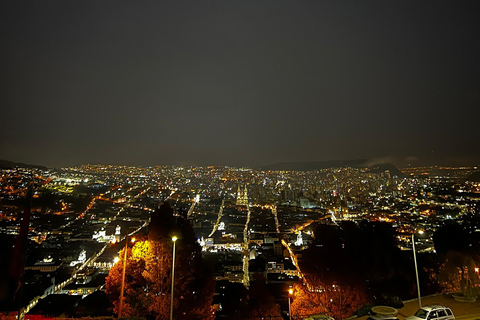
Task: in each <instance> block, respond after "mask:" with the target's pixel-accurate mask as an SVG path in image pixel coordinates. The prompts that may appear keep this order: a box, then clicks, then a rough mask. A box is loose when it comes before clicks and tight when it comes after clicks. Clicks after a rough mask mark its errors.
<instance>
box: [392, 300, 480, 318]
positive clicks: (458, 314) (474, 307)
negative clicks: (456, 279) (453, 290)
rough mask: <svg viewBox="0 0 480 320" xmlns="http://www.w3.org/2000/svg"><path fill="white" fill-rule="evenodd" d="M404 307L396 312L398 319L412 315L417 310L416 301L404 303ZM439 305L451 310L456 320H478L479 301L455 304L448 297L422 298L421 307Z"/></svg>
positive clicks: (479, 314)
mask: <svg viewBox="0 0 480 320" xmlns="http://www.w3.org/2000/svg"><path fill="white" fill-rule="evenodd" d="M404 304H405V306H404V307H403V308H402V309H399V310H398V318H399V319H400V320H403V319H404V318H406V317H408V316H411V315H413V314H414V313H415V312H416V311H417V310H418V300H410V301H408V302H404ZM434 304H440V305H444V306H447V307H450V309H452V311H453V314H454V315H455V318H456V319H459V320H480V301H479V300H478V299H477V302H475V303H465V302H457V301H455V300H454V299H453V298H452V297H451V296H450V295H437V296H430V297H425V298H422V306H427V305H434Z"/></svg>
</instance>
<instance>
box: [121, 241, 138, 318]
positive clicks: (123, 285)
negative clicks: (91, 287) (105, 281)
mask: <svg viewBox="0 0 480 320" xmlns="http://www.w3.org/2000/svg"><path fill="white" fill-rule="evenodd" d="M131 241H132V243H133V242H135V238H132V239H131ZM127 249H128V234H127V236H126V237H125V255H124V257H123V270H122V286H121V288H120V306H119V307H118V317H119V318H121V317H122V309H123V289H124V287H125V268H126V266H127V251H128V250H127Z"/></svg>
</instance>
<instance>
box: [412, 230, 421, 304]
mask: <svg viewBox="0 0 480 320" xmlns="http://www.w3.org/2000/svg"><path fill="white" fill-rule="evenodd" d="M418 233H419V234H423V230H420V231H418ZM412 249H413V261H414V262H415V275H416V277H417V292H418V307H419V308H421V307H422V297H421V295H420V281H419V280H418V266H417V253H416V252H415V233H412Z"/></svg>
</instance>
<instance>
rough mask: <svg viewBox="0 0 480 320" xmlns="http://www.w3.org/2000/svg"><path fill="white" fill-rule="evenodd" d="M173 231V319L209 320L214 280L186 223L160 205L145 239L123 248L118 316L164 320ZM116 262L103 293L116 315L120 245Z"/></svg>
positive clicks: (166, 311)
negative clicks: (125, 248) (204, 264)
mask: <svg viewBox="0 0 480 320" xmlns="http://www.w3.org/2000/svg"><path fill="white" fill-rule="evenodd" d="M173 234H175V235H176V236H177V237H178V238H179V239H178V240H177V242H176V251H175V252H176V257H175V285H174V299H173V301H174V304H173V313H174V317H175V319H209V318H212V317H213V315H212V312H211V303H212V297H213V291H214V286H213V278H212V277H211V276H210V273H209V272H207V271H206V270H203V268H202V261H201V250H200V247H199V246H198V244H197V242H196V241H195V236H194V233H193V230H192V229H191V226H190V224H189V223H188V221H186V220H185V219H182V218H174V216H173V210H172V209H171V208H170V206H169V205H168V204H163V205H162V206H161V207H160V209H159V210H158V211H157V212H155V213H154V215H152V222H151V224H150V226H149V239H148V240H143V241H137V242H136V243H135V245H134V246H133V248H131V249H130V248H128V249H127V250H128V251H127V263H126V269H125V289H124V304H123V310H122V315H124V316H139V317H146V318H147V319H158V320H159V319H168V317H169V314H170V298H171V279H172V254H173V242H172V241H171V236H172V235H173ZM120 257H121V258H120V261H119V263H117V264H116V265H115V266H114V267H112V268H111V269H110V273H109V276H108V277H107V279H106V292H107V294H108V295H109V297H110V300H111V301H112V302H113V304H114V307H115V312H116V313H118V308H119V297H120V287H121V276H122V270H123V257H124V249H123V250H122V251H121V252H120Z"/></svg>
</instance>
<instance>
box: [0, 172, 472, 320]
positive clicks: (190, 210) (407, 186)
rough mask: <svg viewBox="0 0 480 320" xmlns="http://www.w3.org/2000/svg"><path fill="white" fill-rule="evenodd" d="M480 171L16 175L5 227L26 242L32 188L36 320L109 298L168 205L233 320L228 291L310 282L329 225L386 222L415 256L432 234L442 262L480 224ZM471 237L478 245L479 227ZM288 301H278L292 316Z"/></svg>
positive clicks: (428, 249)
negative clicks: (438, 239) (439, 237)
mask: <svg viewBox="0 0 480 320" xmlns="http://www.w3.org/2000/svg"><path fill="white" fill-rule="evenodd" d="M476 172H478V171H477V168H476V167H457V168H455V167H424V168H405V169H403V170H402V171H398V172H397V173H396V174H392V173H391V172H390V171H389V170H385V171H383V172H379V170H378V169H372V168H353V167H345V168H328V169H321V170H315V171H263V170H256V169H250V168H235V167H219V166H210V167H192V166H158V167H129V166H115V165H105V166H104V165H83V166H79V167H69V168H62V169H58V170H53V169H35V168H33V169H28V168H10V169H3V170H2V171H1V184H0V188H1V193H0V194H1V205H2V206H1V208H0V209H1V229H0V230H1V232H2V234H3V236H4V237H10V238H12V237H15V236H17V235H18V234H19V230H20V224H19V220H18V217H19V213H21V212H22V210H23V207H24V203H25V201H26V199H27V193H28V189H29V186H32V187H33V193H32V199H31V201H32V206H31V218H30V227H29V232H28V239H29V241H28V249H27V252H28V254H27V259H26V260H25V279H24V281H25V284H24V286H25V287H24V292H23V296H24V298H23V303H24V305H23V309H22V312H23V314H24V315H26V318H28V315H29V314H32V315H35V310H36V309H35V308H36V306H37V305H39V304H40V303H41V301H42V300H43V299H48V296H49V295H52V294H55V295H58V294H64V295H70V296H72V297H74V296H75V297H78V298H77V299H81V298H82V297H83V298H85V297H88V296H89V295H91V294H93V293H95V292H97V291H99V290H100V291H102V290H104V287H105V278H106V276H107V275H108V272H109V270H110V268H111V267H112V266H113V265H114V264H115V263H116V262H117V261H118V258H119V252H120V250H121V249H122V248H123V246H124V243H125V238H126V236H134V235H142V234H143V235H145V234H146V233H147V232H148V231H147V226H148V224H149V223H150V219H151V214H152V213H153V212H154V211H155V210H156V209H157V208H158V207H159V206H160V204H161V203H162V202H164V201H167V202H169V203H170V204H171V205H172V207H173V208H174V212H175V213H174V214H175V215H177V216H184V217H186V218H187V219H188V221H189V222H190V224H191V225H192V227H193V230H194V232H195V237H196V239H197V241H198V243H199V244H200V245H201V250H202V256H203V257H204V259H205V260H206V261H210V262H211V265H212V266H213V268H214V270H213V272H214V279H215V281H216V282H217V283H218V284H222V283H224V284H223V285H221V286H220V287H218V286H217V291H216V293H215V298H214V305H213V306H212V308H214V310H216V311H217V313H218V314H222V303H224V301H222V296H223V295H224V294H223V293H222V290H221V288H222V287H223V288H224V287H225V286H226V284H235V283H238V284H242V285H243V286H244V287H246V288H248V287H249V286H250V281H251V279H253V278H256V277H257V276H258V275H261V276H263V277H264V279H265V282H266V283H267V284H269V285H272V286H274V287H278V286H280V287H282V286H285V287H289V286H292V285H293V284H295V283H304V284H306V285H309V284H308V280H307V279H308V277H306V276H305V275H304V274H303V273H302V269H301V260H302V255H304V254H305V253H304V250H306V249H307V247H308V246H309V244H311V242H312V239H313V237H315V233H314V232H315V230H316V227H318V225H324V226H340V225H341V224H342V223H344V222H353V223H356V224H358V223H362V221H363V222H365V221H369V222H372V223H377V222H381V223H384V224H387V225H389V226H391V227H392V230H395V234H394V236H395V241H396V246H397V247H398V248H399V249H401V250H402V251H411V250H412V242H411V239H412V234H414V233H416V232H417V231H419V230H421V231H422V233H424V235H423V236H422V237H421V238H418V240H417V243H416V252H417V253H418V254H424V255H425V254H435V246H434V242H433V235H434V233H435V232H436V231H437V230H438V229H439V228H441V227H442V226H443V225H445V224H446V223H448V222H449V221H455V222H458V223H460V222H462V221H464V219H466V218H467V217H469V216H476V215H478V210H479V201H480V183H479V182H477V181H469V177H474V174H475V173H476ZM472 174H473V175H472ZM467 232H471V233H472V234H476V235H477V236H478V235H479V234H480V225H478V226H477V227H476V228H474V229H473V230H468V231H467ZM10 241H12V240H10ZM366 250H367V249H366ZM305 252H306V251H305ZM299 260H300V261H299ZM273 290H274V292H275V290H279V289H278V288H275V289H273ZM285 292H286V291H283V292H282V293H283V294H284V293H285ZM284 298H285V297H284V296H281V295H280V296H277V297H276V300H277V301H278V303H280V305H281V306H282V309H283V314H284V315H286V312H287V310H286V309H285V306H284V302H285V301H283V300H285V299H284ZM404 298H407V297H404ZM410 298H411V297H410ZM30 319H34V318H30Z"/></svg>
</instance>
